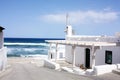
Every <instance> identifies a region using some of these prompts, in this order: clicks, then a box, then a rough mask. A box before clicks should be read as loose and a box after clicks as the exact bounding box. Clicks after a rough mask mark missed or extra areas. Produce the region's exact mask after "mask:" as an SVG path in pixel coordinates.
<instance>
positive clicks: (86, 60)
mask: <svg viewBox="0 0 120 80" xmlns="http://www.w3.org/2000/svg"><path fill="white" fill-rule="evenodd" d="M85 67H86V68H90V49H88V48H86V49H85Z"/></svg>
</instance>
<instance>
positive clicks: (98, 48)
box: [48, 26, 120, 75]
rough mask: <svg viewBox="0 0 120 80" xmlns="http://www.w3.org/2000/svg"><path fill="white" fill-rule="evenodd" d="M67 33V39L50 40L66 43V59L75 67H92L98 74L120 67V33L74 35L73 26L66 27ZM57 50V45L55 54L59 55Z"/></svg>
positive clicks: (55, 42) (57, 43) (56, 42)
mask: <svg viewBox="0 0 120 80" xmlns="http://www.w3.org/2000/svg"><path fill="white" fill-rule="evenodd" d="M66 33H67V35H66V39H65V40H58V41H56V40H55V41H54V40H53V41H48V42H49V43H51V44H52V43H54V44H56V45H59V44H62V45H65V53H64V54H65V61H66V62H68V63H71V64H72V65H73V67H80V68H81V67H82V68H85V69H92V70H93V72H94V74H96V75H97V74H103V73H107V72H111V71H112V70H113V69H118V68H120V33H116V34H115V36H81V35H73V30H72V27H71V26H67V27H66ZM57 51H58V50H57V46H56V53H54V54H55V55H57V56H59V55H58V54H57ZM108 66H109V69H108ZM113 66H114V67H113ZM105 69H106V70H105ZM107 69H108V71H107ZM102 70H103V71H102Z"/></svg>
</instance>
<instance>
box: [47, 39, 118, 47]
mask: <svg viewBox="0 0 120 80" xmlns="http://www.w3.org/2000/svg"><path fill="white" fill-rule="evenodd" d="M47 42H48V43H55V44H63V45H75V46H117V44H116V43H110V42H94V41H72V40H47Z"/></svg>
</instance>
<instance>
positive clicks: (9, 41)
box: [4, 38, 64, 57]
mask: <svg viewBox="0 0 120 80" xmlns="http://www.w3.org/2000/svg"><path fill="white" fill-rule="evenodd" d="M46 40H64V38H4V46H5V47H7V56H8V57H38V56H39V57H40V56H47V55H48V50H49V43H47V42H46Z"/></svg>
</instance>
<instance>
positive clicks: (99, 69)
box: [94, 64, 117, 75]
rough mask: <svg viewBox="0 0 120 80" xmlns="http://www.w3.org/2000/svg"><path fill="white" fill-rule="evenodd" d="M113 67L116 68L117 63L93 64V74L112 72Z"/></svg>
mask: <svg viewBox="0 0 120 80" xmlns="http://www.w3.org/2000/svg"><path fill="white" fill-rule="evenodd" d="M114 69H117V64H112V65H101V66H95V67H94V73H95V75H101V74H105V73H109V72H112V70H114Z"/></svg>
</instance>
